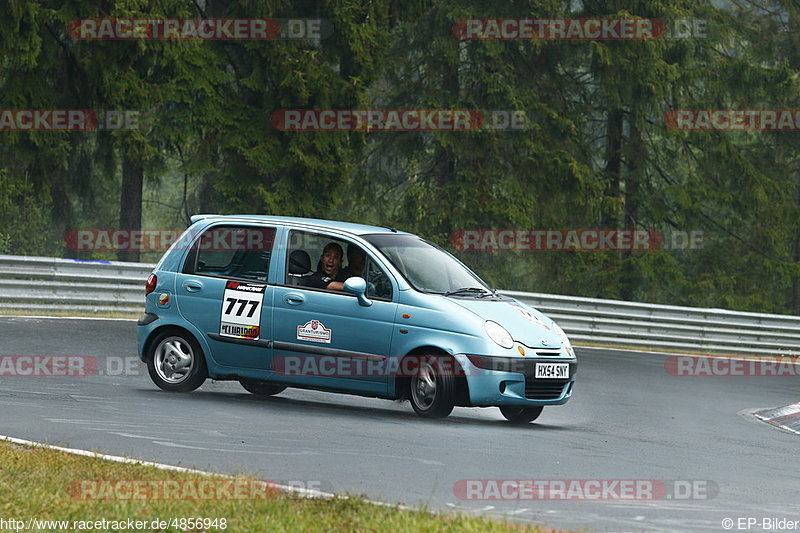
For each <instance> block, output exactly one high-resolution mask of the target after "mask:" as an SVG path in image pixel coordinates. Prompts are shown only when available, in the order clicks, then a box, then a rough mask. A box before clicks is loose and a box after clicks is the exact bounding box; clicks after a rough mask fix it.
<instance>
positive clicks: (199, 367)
mask: <svg viewBox="0 0 800 533" xmlns="http://www.w3.org/2000/svg"><path fill="white" fill-rule="evenodd" d="M150 346H151V348H150V353H149V354H148V358H147V371H148V373H149V374H150V379H152V380H153V383H155V384H156V385H157V386H158V387H159V388H161V389H163V390H166V391H171V392H190V391H193V390H195V389H196V388H197V387H199V386H200V385H202V384H203V382H204V381H205V380H206V377H208V369H207V368H206V359H205V357H204V356H203V350H202V349H201V348H200V345H199V344H198V343H197V341H196V340H195V338H194V337H192V336H191V335H189V334H188V333H185V332H182V331H174V330H173V331H165V332H164V333H162V334H160V335H159V336H158V337H156V338H155V339H154V340H153V342H152V343H151V344H150Z"/></svg>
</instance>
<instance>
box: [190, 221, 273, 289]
mask: <svg viewBox="0 0 800 533" xmlns="http://www.w3.org/2000/svg"><path fill="white" fill-rule="evenodd" d="M274 243H275V228H259V227H250V226H215V227H212V228H209V229H207V230H205V231H204V232H203V233H202V235H200V237H199V238H198V239H197V240H196V241H195V242H194V244H193V245H192V249H191V251H190V253H189V255H188V257H187V258H186V265H185V267H184V272H185V273H190V274H199V275H205V276H217V277H224V278H241V279H248V280H253V281H262V282H266V281H267V275H268V273H269V263H270V260H271V258H272V247H273V245H274Z"/></svg>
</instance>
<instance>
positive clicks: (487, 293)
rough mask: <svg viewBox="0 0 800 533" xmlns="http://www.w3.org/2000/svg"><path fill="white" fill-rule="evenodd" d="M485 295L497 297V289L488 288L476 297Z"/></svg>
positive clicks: (484, 296)
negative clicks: (487, 290)
mask: <svg viewBox="0 0 800 533" xmlns="http://www.w3.org/2000/svg"><path fill="white" fill-rule="evenodd" d="M487 296H491V297H492V298H497V289H489V292H485V293H483V294H481V295H480V296H478V298H486V297H487Z"/></svg>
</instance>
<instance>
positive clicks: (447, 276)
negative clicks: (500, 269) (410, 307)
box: [364, 234, 491, 297]
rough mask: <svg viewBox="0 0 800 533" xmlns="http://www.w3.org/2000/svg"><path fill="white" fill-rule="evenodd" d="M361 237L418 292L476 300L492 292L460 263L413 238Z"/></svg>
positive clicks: (430, 244)
mask: <svg viewBox="0 0 800 533" xmlns="http://www.w3.org/2000/svg"><path fill="white" fill-rule="evenodd" d="M364 238H365V239H366V240H367V241H368V242H369V243H370V244H372V245H373V246H375V247H376V248H378V249H379V250H380V251H381V252H382V253H383V255H385V256H386V258H387V259H389V261H391V262H392V264H393V265H394V266H395V267H396V268H397V270H399V271H400V273H401V274H403V276H405V278H406V279H407V280H408V282H409V283H410V284H411V285H412V286H413V287H414V288H415V289H417V290H418V291H421V292H432V293H440V294H448V295H458V296H475V297H482V296H485V295H487V294H488V293H489V292H490V291H491V289H489V288H488V287H487V285H486V283H485V282H484V281H483V280H482V279H480V278H479V277H478V276H476V275H475V274H474V273H473V272H472V271H471V270H470V269H468V268H467V267H466V266H464V264H463V263H461V261H459V260H458V259H456V258H455V257H453V256H452V255H450V254H449V253H447V252H446V251H444V250H443V249H441V248H439V247H438V246H436V245H435V244H432V243H429V242H428V241H425V240H423V239H421V238H419V237H417V236H416V235H403V234H388V235H387V234H380V235H365V236H364Z"/></svg>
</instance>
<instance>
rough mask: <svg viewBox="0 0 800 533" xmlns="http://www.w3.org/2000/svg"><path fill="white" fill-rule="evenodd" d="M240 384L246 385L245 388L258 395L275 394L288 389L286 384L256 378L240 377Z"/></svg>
mask: <svg viewBox="0 0 800 533" xmlns="http://www.w3.org/2000/svg"><path fill="white" fill-rule="evenodd" d="M239 384H240V385H241V386H242V387H244V390H246V391H247V392H250V393H252V394H255V395H256V396H274V395H276V394H280V393H281V392H283V391H285V390H286V385H279V384H277V383H269V382H267V381H258V380H255V379H240V380H239Z"/></svg>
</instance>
